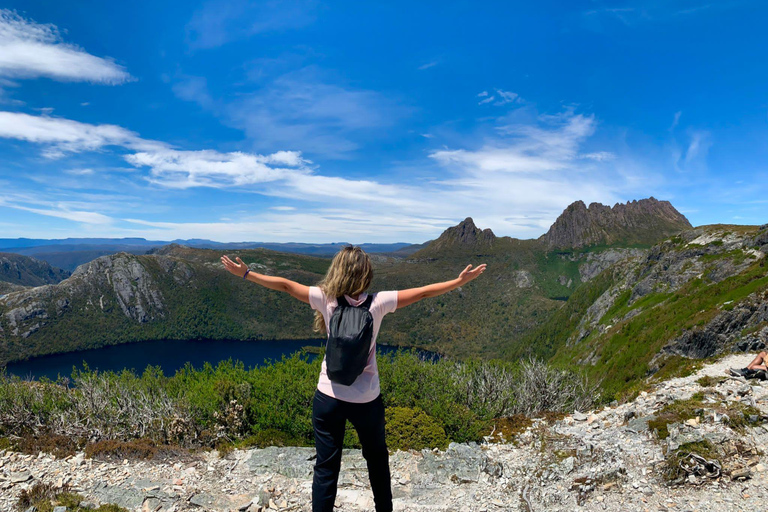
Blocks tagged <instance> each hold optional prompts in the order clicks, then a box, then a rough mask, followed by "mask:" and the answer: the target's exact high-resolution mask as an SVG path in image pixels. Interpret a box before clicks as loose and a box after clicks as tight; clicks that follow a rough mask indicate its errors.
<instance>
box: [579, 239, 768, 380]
mask: <svg viewBox="0 0 768 512" xmlns="http://www.w3.org/2000/svg"><path fill="white" fill-rule="evenodd" d="M766 232H768V231H766ZM766 232H763V231H759V232H758V233H757V235H755V234H751V235H750V234H745V233H738V232H730V231H728V230H727V228H722V229H717V228H713V227H712V226H710V227H704V228H696V229H693V230H689V231H686V232H683V233H681V234H680V235H678V236H676V237H673V238H670V239H668V240H665V241H664V242H662V243H659V244H657V245H655V246H653V247H652V248H651V249H650V250H647V251H639V250H637V251H638V252H634V251H636V250H625V251H624V252H623V253H622V252H621V251H616V252H614V250H608V251H604V252H603V253H598V254H596V255H595V256H594V257H593V258H594V260H593V261H595V262H599V263H600V264H605V265H607V266H608V267H609V268H613V270H611V271H612V272H614V275H615V276H616V277H615V281H614V282H615V284H614V285H613V286H611V287H610V288H609V289H607V290H606V291H605V292H604V293H603V294H602V295H601V296H600V297H599V298H598V299H597V300H595V302H594V303H592V304H591V305H590V306H589V308H588V309H587V311H586V314H585V315H584V316H583V317H582V318H581V321H580V323H579V326H578V330H577V332H575V333H574V334H573V335H572V336H571V338H570V339H569V340H568V343H569V344H574V343H578V342H580V341H581V340H583V339H585V338H587V337H588V336H590V335H592V334H593V333H595V332H597V333H599V334H603V333H605V332H606V331H607V330H608V329H609V328H610V327H611V325H607V322H601V320H602V318H603V316H604V315H605V314H606V313H607V312H608V311H609V310H610V309H611V307H612V306H614V304H615V303H616V301H617V300H618V299H619V297H620V296H621V297H624V298H623V299H622V300H625V301H627V302H626V307H628V308H629V311H628V312H626V313H625V314H624V315H623V316H622V317H621V318H614V319H612V320H611V322H612V323H617V322H621V321H625V320H628V319H630V318H632V317H633V316H635V315H637V314H640V313H641V312H642V311H643V308H642V307H638V308H634V307H633V304H635V303H636V302H637V301H638V300H640V299H642V298H643V297H646V296H648V295H650V294H660V295H659V297H658V298H659V301H658V302H654V303H652V305H650V306H648V307H654V305H655V304H659V303H663V302H664V300H665V294H672V293H674V292H677V291H679V290H680V289H682V288H683V287H684V286H685V285H686V284H688V283H690V282H691V281H692V280H695V279H702V280H703V281H704V283H705V285H706V286H710V285H712V284H715V283H719V282H721V281H723V280H725V279H728V278H730V277H733V276H736V275H738V274H740V273H742V272H744V271H745V270H746V269H747V268H748V267H750V266H751V265H753V264H754V263H755V262H756V261H759V260H761V259H763V258H764V257H765V255H764V254H763V253H761V252H760V251H758V250H756V247H758V246H760V244H761V243H762V237H763V236H765V233H766ZM621 256H625V259H623V260H622V259H620V257H621ZM612 262H613V263H612ZM590 263H592V261H590V260H589V259H588V260H587V262H586V263H585V264H582V265H581V266H580V268H579V270H580V271H581V272H582V279H587V278H594V276H595V275H596V273H597V272H598V271H599V270H600V269H599V267H598V266H597V265H595V266H594V267H592V266H590V265H589V264H590ZM627 293H628V294H629V297H628V298H627V295H626V294H627ZM718 307H720V308H721V309H722V311H721V312H720V313H719V314H718V315H717V316H716V317H715V318H714V319H712V320H711V321H710V322H708V323H707V324H706V325H704V326H702V327H699V328H696V329H692V330H689V331H686V332H684V333H682V334H681V335H680V336H679V337H677V338H675V339H672V340H669V342H668V343H667V344H666V346H665V347H664V349H663V350H662V352H661V353H660V354H659V355H658V356H657V358H656V360H658V358H659V357H661V356H663V355H669V354H675V355H682V356H685V357H691V358H704V357H710V356H712V355H715V354H719V353H722V352H726V351H730V350H735V349H738V350H748V349H754V348H758V347H761V346H766V345H768V340H763V339H762V338H761V337H762V334H761V333H762V332H763V331H761V330H760V329H761V326H762V325H763V324H764V323H766V322H768V292H755V293H753V294H752V295H750V296H749V297H746V298H745V299H741V300H739V301H738V302H737V303H736V304H732V303H727V304H721V305H719V306H718ZM745 332H751V333H752V334H749V335H746V336H745V335H744V333H745ZM767 332H768V331H767ZM761 344H764V345H761ZM580 362H581V363H583V364H589V363H590V362H591V360H590V358H587V359H585V360H584V361H580ZM654 364H655V363H654ZM652 366H653V365H652ZM651 370H653V368H651Z"/></svg>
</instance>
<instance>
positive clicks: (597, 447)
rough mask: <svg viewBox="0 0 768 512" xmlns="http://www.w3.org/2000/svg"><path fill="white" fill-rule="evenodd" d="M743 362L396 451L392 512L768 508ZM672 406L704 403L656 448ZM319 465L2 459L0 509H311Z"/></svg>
mask: <svg viewBox="0 0 768 512" xmlns="http://www.w3.org/2000/svg"><path fill="white" fill-rule="evenodd" d="M750 359H751V356H749V355H744V354H742V355H731V356H728V357H726V358H724V359H722V360H721V361H719V362H717V363H715V364H711V365H708V366H705V367H704V368H702V369H701V370H699V371H698V372H696V373H695V374H694V375H691V376H689V377H685V378H677V379H673V380H670V381H667V382H665V383H662V384H660V385H658V386H656V387H655V388H654V389H653V390H651V391H649V392H646V393H642V394H641V395H640V396H639V397H638V398H637V399H635V400H634V401H632V402H628V403H625V404H621V405H617V406H614V407H606V408H604V409H602V410H599V411H593V412H584V413H579V412H576V413H574V414H572V415H569V416H566V417H565V418H563V419H561V420H556V421H550V422H547V421H546V420H536V421H534V423H533V425H532V426H531V427H530V428H528V429H527V430H526V431H524V432H523V433H521V434H519V435H517V436H515V437H514V439H512V440H511V441H510V442H506V443H489V444H482V445H459V444H452V445H451V446H450V447H449V448H448V449H447V450H446V451H444V452H442V451H429V450H424V451H422V452H415V451H413V452H401V451H398V452H396V453H394V454H393V455H392V456H391V468H392V488H393V494H394V498H395V499H394V504H395V510H402V511H457V512H459V511H477V512H485V511H487V512H492V511H497V510H498V511H502V510H514V511H525V512H540V511H545V510H546V511H572V510H607V511H622V512H624V511H653V512H656V511H659V512H663V511H708V510H711V511H715V510H728V511H739V510H743V511H758V510H766V509H767V508H768V505H766V504H768V471H767V470H766V467H768V452H767V450H766V447H768V424H766V419H767V417H768V382H760V381H755V380H751V381H745V380H744V379H743V378H733V377H727V378H726V377H725V372H726V370H727V368H729V367H743V366H746V364H747V363H748V362H749V361H750ZM707 375H709V376H711V377H712V378H711V379H708V380H704V381H700V378H701V377H704V376H707ZM701 383H704V384H706V386H702V385H701ZM680 401H695V403H696V404H703V405H700V406H698V405H697V406H695V414H696V415H695V416H693V417H689V418H688V419H685V420H684V421H680V422H674V421H670V422H669V424H668V425H666V427H665V428H666V429H667V431H668V434H669V435H668V437H666V438H665V439H659V436H657V435H656V433H655V432H651V431H650V429H649V422H650V423H651V426H652V427H653V426H654V425H656V424H654V420H658V419H659V418H663V417H664V416H663V415H664V413H665V411H669V410H670V404H673V405H674V404H679V403H681V402H680ZM691 403H694V402H691ZM745 407H746V408H745ZM742 411H745V412H743V414H742ZM739 415H741V416H739ZM736 416H739V417H738V418H737V417H736ZM694 445H695V446H709V447H710V448H711V449H712V450H714V451H713V453H716V454H718V457H717V464H711V462H712V461H713V460H714V459H715V457H714V456H713V457H710V458H707V457H702V458H700V459H697V458H696V457H687V456H686V453H687V452H686V451H685V449H686V448H687V447H690V446H694ZM681 447H682V448H683V449H684V450H683V452H680V450H681ZM677 453H679V457H678V458H677V459H674V462H675V466H676V467H682V466H685V467H686V468H688V469H689V470H690V471H685V470H682V469H681V470H680V471H678V473H679V474H677V475H676V476H675V477H674V478H673V480H674V479H675V478H676V481H675V482H674V483H673V484H670V477H669V476H666V477H665V473H666V472H667V468H668V464H667V462H666V460H665V459H666V456H667V455H670V454H677ZM313 455H314V449H313V448H276V447H271V448H265V449H249V450H235V451H233V452H232V453H230V454H228V455H227V456H226V457H224V458H220V457H219V456H218V453H217V452H215V451H214V452H209V453H206V454H205V455H202V456H197V457H196V458H188V459H185V460H181V459H179V460H177V461H170V462H156V461H135V460H124V461H118V462H105V461H100V460H91V459H87V458H85V457H84V454H83V453H79V454H77V455H75V456H70V457H67V458H63V459H58V458H55V457H53V456H51V455H47V454H44V453H40V454H38V455H23V454H20V453H10V452H2V451H0V510H3V511H5V510H14V509H15V508H14V507H15V503H16V501H17V499H18V496H19V494H20V493H21V491H22V490H23V489H27V488H30V487H31V486H32V485H34V484H35V483H36V482H41V481H42V482H47V483H50V484H53V485H54V486H58V487H62V486H69V487H70V488H71V489H72V490H74V491H76V492H78V493H80V494H81V495H83V496H85V497H86V499H87V502H88V503H91V504H93V505H94V506H95V505H97V504H99V503H116V504H118V505H120V506H123V507H125V508H127V509H128V510H131V511H183V510H212V511H213V510H216V511H218V510H222V511H223V510H248V511H259V510H262V511H264V510H286V511H288V510H296V511H309V510H311V506H310V494H311V479H312V465H313V460H312V459H313ZM367 480H368V475H367V470H366V466H365V461H364V460H363V458H362V456H361V454H360V452H359V451H358V450H349V451H346V452H345V453H344V457H343V463H342V472H341V477H340V481H339V493H338V497H337V501H336V504H337V510H339V511H369V510H373V509H374V507H373V503H372V494H371V492H370V488H369V486H368V482H367ZM58 512H62V511H58Z"/></svg>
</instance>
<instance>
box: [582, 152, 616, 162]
mask: <svg viewBox="0 0 768 512" xmlns="http://www.w3.org/2000/svg"><path fill="white" fill-rule="evenodd" d="M579 158H586V159H588V160H596V161H598V162H606V161H608V160H613V159H614V158H616V155H614V154H613V153H610V152H608V151H597V152H595V153H584V154H583V155H580V156H579Z"/></svg>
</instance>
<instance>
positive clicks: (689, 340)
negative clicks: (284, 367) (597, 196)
mask: <svg viewBox="0 0 768 512" xmlns="http://www.w3.org/2000/svg"><path fill="white" fill-rule="evenodd" d="M222 250H226V251H227V253H228V254H229V255H230V256H231V257H234V256H240V257H241V258H242V259H243V260H244V261H245V262H247V263H248V264H249V266H250V267H251V268H252V269H254V270H255V271H258V272H261V273H266V274H272V275H282V276H285V277H288V278H291V279H294V280H297V281H299V282H302V283H305V284H314V283H316V282H317V281H319V280H320V279H321V278H322V275H323V273H324V272H325V270H326V269H327V267H328V264H329V259H328V258H321V257H317V256H311V255H306V254H295V253H294V254H291V253H287V252H276V251H272V250H268V249H262V248H260V249H223V248H218V249H201V248H195V247H189V246H184V245H180V244H170V245H165V246H162V247H156V248H154V249H153V250H152V252H151V254H130V253H128V252H122V253H118V254H112V255H106V256H100V257H98V258H96V259H94V260H92V261H90V262H88V263H85V264H82V265H80V266H79V267H77V268H76V269H75V271H74V272H73V273H72V275H71V276H69V277H67V278H66V279H63V280H62V281H60V282H58V283H57V284H44V285H42V286H34V287H23V288H18V287H21V286H23V285H21V284H14V285H13V286H14V287H17V288H15V289H14V290H13V291H6V292H3V291H1V290H0V294H2V293H5V295H4V296H3V297H0V363H2V362H9V361H13V360H17V359H24V358H27V357H32V356H36V355H41V354H46V353H54V352H62V351H68V350H76V349H84V348H94V347H99V346H104V345H108V344H115V343H124V342H130V341H142V340H157V339H202V338H209V339H259V338H282V339H288V338H293V339H307V338H312V337H316V335H315V334H313V333H312V332H311V329H310V326H311V322H312V311H311V310H310V309H309V308H307V307H306V305H304V304H301V303H299V302H297V301H295V300H292V299H291V298H290V297H288V296H285V295H284V294H279V293H274V292H272V291H270V290H266V289H263V288H261V287H258V286H253V285H252V284H251V283H247V282H244V281H242V280H238V279H236V278H234V276H232V275H230V274H228V273H226V272H225V271H224V270H223V268H222V267H221V265H220V262H219V257H220V255H221V253H222ZM412 250H415V252H412V254H408V252H410V251H405V252H402V249H401V252H400V253H398V252H390V253H388V254H377V255H375V256H374V257H373V258H372V259H373V261H374V267H375V273H374V275H375V278H374V283H373V286H372V288H373V289H374V290H384V289H403V288H409V287H415V286H421V285H424V284H428V283H431V282H435V281H443V280H447V279H451V278H453V277H455V275H457V274H458V272H459V271H460V270H461V269H463V268H464V267H465V266H466V264H467V263H474V264H478V263H487V264H488V269H487V271H486V272H485V274H484V275H483V277H482V278H480V279H477V280H475V281H472V282H471V283H468V284H467V285H466V286H463V287H461V288H459V289H457V290H454V291H453V292H450V293H448V294H445V295H442V296H439V297H436V298H432V299H428V300H424V301H421V302H418V303H416V304H414V305H412V306H409V307H408V308H404V309H402V310H398V311H397V312H396V313H395V314H392V315H390V316H389V317H388V318H387V321H386V322H385V323H384V325H383V326H382V331H381V335H380V337H379V341H380V342H382V343H386V344H391V345H401V346H412V347H420V348H426V349H431V350H436V351H439V352H441V353H443V354H446V355H448V356H454V357H459V358H471V357H483V358H505V359H517V358H520V357H527V356H536V357H540V358H544V359H549V360H551V361H553V362H556V363H557V364H562V365H572V364H574V363H578V364H580V365H583V366H584V367H585V368H587V371H588V372H590V373H592V374H593V375H594V376H596V377H602V378H603V380H604V386H605V388H606V389H607V390H609V392H610V393H613V394H616V395H617V396H618V395H620V394H621V393H624V392H626V391H627V390H628V389H631V387H632V385H633V384H634V383H636V382H637V381H638V380H639V379H644V378H647V377H649V376H652V375H656V374H658V375H662V374H668V373H670V372H674V371H679V369H680V368H681V367H683V366H684V365H685V364H687V363H686V362H685V361H687V360H688V359H689V358H696V357H709V356H711V355H715V354H717V353H719V352H721V351H724V350H731V349H733V348H734V347H742V348H743V347H746V348H748V349H751V348H753V347H755V346H758V345H759V344H760V343H761V342H764V341H765V339H766V338H768V312H767V311H768V303H767V302H766V293H768V292H767V290H768V278H766V273H767V272H766V269H765V262H766V260H765V253H766V252H768V226H762V227H757V226H720V225H716V226H700V227H698V228H693V227H692V226H691V225H690V223H689V222H688V220H687V219H685V217H684V216H683V215H681V214H680V213H679V212H677V210H675V209H674V207H673V206H672V205H671V204H669V203H668V202H666V201H657V200H656V199H654V198H649V199H643V200H639V201H632V202H630V203H627V204H618V205H615V206H614V207H607V206H603V205H599V204H596V203H593V204H591V205H589V207H586V205H585V204H584V203H582V202H577V203H574V204H572V205H570V206H569V207H568V208H567V209H566V210H565V211H564V212H563V214H562V215H561V216H560V217H559V218H558V219H557V220H556V221H555V223H554V224H553V225H552V227H551V228H550V229H549V231H548V232H547V233H546V234H544V235H543V236H542V237H540V238H539V239H532V240H519V239H515V238H510V237H504V236H496V235H495V234H494V233H493V232H492V231H491V230H489V229H480V228H478V227H477V226H476V225H475V223H474V222H473V220H472V219H471V218H467V219H465V220H464V221H462V222H461V223H459V224H458V225H457V226H454V227H451V228H448V229H447V230H446V231H445V232H444V233H443V234H442V235H441V236H440V237H438V238H437V239H435V240H433V241H431V242H428V243H426V244H423V245H422V246H416V247H413V248H412ZM683 306H685V307H683ZM695 308H698V309H695ZM694 309H695V310H694ZM734 312H735V313H734ZM745 344H746V345H745Z"/></svg>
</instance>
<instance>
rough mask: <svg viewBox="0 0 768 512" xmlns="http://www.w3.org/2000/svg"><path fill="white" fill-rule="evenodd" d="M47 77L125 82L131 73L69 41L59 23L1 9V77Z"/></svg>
mask: <svg viewBox="0 0 768 512" xmlns="http://www.w3.org/2000/svg"><path fill="white" fill-rule="evenodd" d="M2 77H6V78H10V79H22V78H39V77H46V78H52V79H54V80H62V81H84V82H93V83H102V84H121V83H123V82H126V81H128V80H131V79H132V78H131V75H130V74H128V72H127V71H126V70H125V68H123V66H120V65H118V64H116V63H114V62H113V61H111V60H109V59H106V58H102V57H96V56H94V55H91V54H90V53H88V52H86V51H85V50H83V49H81V48H79V47H78V46H76V45H73V44H71V43H67V42H65V41H64V40H63V39H62V37H61V35H60V34H59V30H58V28H57V27H56V26H55V25H50V24H46V25H44V24H40V23H36V22H35V21H32V20H28V19H25V18H22V17H21V16H19V15H18V14H17V13H15V12H14V11H9V10H7V9H3V10H0V78H2Z"/></svg>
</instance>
